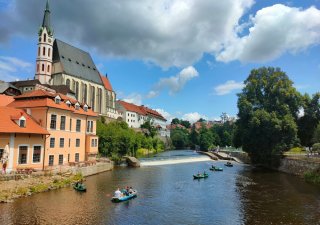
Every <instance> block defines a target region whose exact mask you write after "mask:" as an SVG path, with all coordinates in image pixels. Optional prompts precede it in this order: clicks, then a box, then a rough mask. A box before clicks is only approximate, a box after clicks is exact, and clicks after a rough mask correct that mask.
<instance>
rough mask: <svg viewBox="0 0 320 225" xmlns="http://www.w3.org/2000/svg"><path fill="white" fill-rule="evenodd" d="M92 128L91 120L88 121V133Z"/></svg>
mask: <svg viewBox="0 0 320 225" xmlns="http://www.w3.org/2000/svg"><path fill="white" fill-rule="evenodd" d="M90 130H91V121H87V133H89V132H90Z"/></svg>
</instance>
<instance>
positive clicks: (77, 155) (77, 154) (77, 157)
mask: <svg viewBox="0 0 320 225" xmlns="http://www.w3.org/2000/svg"><path fill="white" fill-rule="evenodd" d="M74 159H75V160H74V161H76V162H79V153H76V154H75V157H74Z"/></svg>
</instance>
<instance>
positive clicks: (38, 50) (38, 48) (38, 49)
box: [38, 47, 40, 56]
mask: <svg viewBox="0 0 320 225" xmlns="http://www.w3.org/2000/svg"><path fill="white" fill-rule="evenodd" d="M38 56H40V47H39V48H38Z"/></svg>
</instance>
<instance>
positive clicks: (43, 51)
mask: <svg viewBox="0 0 320 225" xmlns="http://www.w3.org/2000/svg"><path fill="white" fill-rule="evenodd" d="M42 55H43V56H45V55H46V47H43V49H42Z"/></svg>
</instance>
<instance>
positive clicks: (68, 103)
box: [66, 100, 71, 108]
mask: <svg viewBox="0 0 320 225" xmlns="http://www.w3.org/2000/svg"><path fill="white" fill-rule="evenodd" d="M66 104H67V106H68V107H69V108H70V107H71V102H70V101H69V100H68V101H66Z"/></svg>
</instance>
